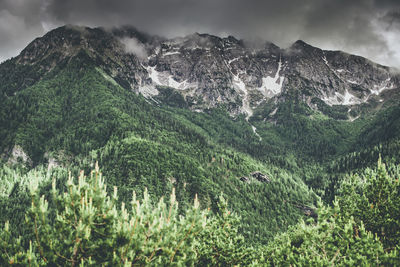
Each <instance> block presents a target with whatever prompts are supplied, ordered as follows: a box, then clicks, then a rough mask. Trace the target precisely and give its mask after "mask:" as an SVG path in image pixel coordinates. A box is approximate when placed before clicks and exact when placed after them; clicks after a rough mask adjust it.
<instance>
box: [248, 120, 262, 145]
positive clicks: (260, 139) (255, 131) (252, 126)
mask: <svg viewBox="0 0 400 267" xmlns="http://www.w3.org/2000/svg"><path fill="white" fill-rule="evenodd" d="M250 125H251V129H252V130H253V132H254V134H255V135H256V136H257V137H258V140H259V141H262V138H261V136H260V135H259V134H258V133H257V128H256V126H254V125H252V124H250Z"/></svg>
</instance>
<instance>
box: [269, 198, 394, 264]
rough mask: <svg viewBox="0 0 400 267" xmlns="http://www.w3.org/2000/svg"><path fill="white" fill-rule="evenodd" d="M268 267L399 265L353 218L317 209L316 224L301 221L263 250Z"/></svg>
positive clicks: (330, 209)
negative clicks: (270, 266)
mask: <svg viewBox="0 0 400 267" xmlns="http://www.w3.org/2000/svg"><path fill="white" fill-rule="evenodd" d="M265 255H267V264H268V265H272V266H370V265H373V266H378V265H386V264H388V265H392V264H395V263H396V261H397V264H399V263H400V262H399V261H398V258H397V256H398V255H397V252H396V251H392V252H391V253H387V252H385V251H384V248H383V245H382V243H381V242H380V241H379V239H378V238H376V237H374V235H373V234H372V233H370V232H368V231H366V229H365V227H364V225H363V224H362V223H361V224H357V223H356V222H355V221H354V218H353V217H347V216H343V214H341V213H340V207H339V206H338V202H335V203H334V207H333V208H330V207H323V206H321V207H320V208H319V209H318V220H317V222H313V220H312V219H311V221H309V222H307V223H305V222H302V223H300V224H298V225H297V226H295V227H291V229H289V230H288V231H287V232H286V233H284V234H281V235H279V236H277V237H276V238H275V239H274V241H273V242H272V243H271V244H270V245H269V246H268V247H267V250H266V253H265Z"/></svg>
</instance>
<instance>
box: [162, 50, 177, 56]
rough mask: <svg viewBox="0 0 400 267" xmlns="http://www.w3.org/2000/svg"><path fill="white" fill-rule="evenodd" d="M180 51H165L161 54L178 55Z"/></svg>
mask: <svg viewBox="0 0 400 267" xmlns="http://www.w3.org/2000/svg"><path fill="white" fill-rule="evenodd" d="M180 53H181V52H179V51H173V52H167V53H165V54H163V57H166V56H172V55H178V54H180Z"/></svg>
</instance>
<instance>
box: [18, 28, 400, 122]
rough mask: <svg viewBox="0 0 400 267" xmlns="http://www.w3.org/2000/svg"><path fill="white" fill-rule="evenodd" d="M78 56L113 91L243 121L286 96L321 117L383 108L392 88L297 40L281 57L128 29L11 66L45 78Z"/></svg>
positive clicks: (69, 40)
mask: <svg viewBox="0 0 400 267" xmlns="http://www.w3.org/2000/svg"><path fill="white" fill-rule="evenodd" d="M81 51H83V52H84V53H86V54H88V55H89V57H91V58H92V59H93V61H94V62H95V64H97V66H98V67H99V68H101V69H103V70H104V72H105V73H106V74H107V75H109V76H110V77H111V78H112V79H114V80H115V81H116V82H117V83H118V84H120V85H121V86H123V87H124V88H126V89H129V90H133V91H135V92H137V93H140V94H142V95H143V96H144V97H146V98H148V99H149V100H152V101H153V100H154V101H155V102H156V103H157V102H159V101H161V100H160V99H159V96H160V94H161V92H162V91H163V90H165V88H168V87H169V88H173V89H174V90H176V91H177V92H178V93H179V94H180V95H181V96H182V97H183V98H184V100H185V101H186V102H187V106H188V107H190V108H191V109H193V110H199V111H201V110H204V109H207V108H212V107H217V106H219V105H224V106H227V107H228V110H229V112H230V113H231V114H233V115H235V114H240V113H244V114H245V115H246V116H247V117H248V118H250V117H251V116H252V115H253V113H254V111H255V110H256V109H257V108H258V107H260V106H263V105H265V104H267V103H271V100H272V101H273V103H279V102H282V101H285V99H287V97H286V95H293V92H296V93H295V94H296V95H297V98H298V99H300V100H301V101H303V102H304V103H306V104H307V105H308V106H309V107H311V108H312V109H320V110H322V109H324V107H323V106H334V105H344V106H353V105H361V104H363V103H367V102H368V101H371V100H374V101H377V102H384V101H385V100H386V99H387V97H388V96H386V95H385V94H383V93H384V92H386V91H388V90H391V89H397V88H398V87H399V78H398V75H395V74H393V73H392V72H391V70H390V68H387V67H384V66H381V65H378V64H375V63H373V62H371V61H369V60H367V59H364V58H362V57H358V56H352V55H348V54H346V53H343V52H340V51H325V50H322V49H319V48H317V47H313V46H311V45H309V44H307V43H305V42H304V41H302V40H298V41H296V42H295V43H294V44H293V45H292V46H291V47H289V48H288V49H281V48H279V47H278V46H276V45H274V44H272V43H265V44H264V46H261V47H257V49H255V48H254V47H252V46H251V45H246V44H245V42H244V41H243V40H238V39H236V38H235V37H233V36H228V37H225V38H220V37H217V36H213V35H210V34H206V33H201V34H200V33H194V34H192V35H188V36H185V37H178V38H172V39H167V38H162V37H158V36H151V35H149V34H146V33H143V32H140V31H138V30H137V29H136V28H134V27H131V26H124V27H121V28H115V29H110V30H108V29H104V28H94V29H93V28H88V27H83V26H72V25H66V26H62V27H59V28H57V29H55V30H53V31H50V32H48V33H47V34H45V35H44V36H43V37H41V38H37V39H35V40H34V41H33V42H32V43H30V44H29V45H28V46H27V47H26V48H25V49H24V50H23V51H22V52H21V54H20V55H19V56H18V57H17V58H16V59H15V60H16V61H17V62H18V63H19V64H38V65H40V66H41V68H42V69H44V70H46V71H51V70H52V69H53V68H55V67H56V66H59V65H60V64H61V63H62V62H66V61H68V60H69V59H70V58H72V57H75V56H77V55H78V54H79V53H80V52H81Z"/></svg>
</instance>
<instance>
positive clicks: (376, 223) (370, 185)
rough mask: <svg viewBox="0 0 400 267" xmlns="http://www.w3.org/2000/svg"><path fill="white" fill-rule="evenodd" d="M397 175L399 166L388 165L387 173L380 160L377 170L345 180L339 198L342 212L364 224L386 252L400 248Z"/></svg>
mask: <svg viewBox="0 0 400 267" xmlns="http://www.w3.org/2000/svg"><path fill="white" fill-rule="evenodd" d="M399 176H400V168H399V165H397V166H389V171H388V170H387V168H386V166H385V164H383V163H382V162H381V160H380V159H379V161H378V167H377V168H376V169H374V170H372V169H366V170H365V171H364V172H363V173H362V174H361V175H358V174H355V175H352V176H349V177H348V178H347V179H345V180H344V181H343V183H342V184H341V188H340V191H339V192H340V195H339V197H338V201H339V204H340V207H341V209H342V212H343V213H345V214H351V215H353V216H354V217H355V220H356V221H357V222H363V223H364V224H365V228H366V229H367V230H368V231H371V232H372V233H374V234H376V235H377V236H378V237H379V238H380V239H381V241H382V243H383V244H384V246H385V248H389V249H393V248H395V247H396V246H399V245H400V217H399V214H400V194H399V192H400V182H399Z"/></svg>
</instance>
